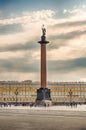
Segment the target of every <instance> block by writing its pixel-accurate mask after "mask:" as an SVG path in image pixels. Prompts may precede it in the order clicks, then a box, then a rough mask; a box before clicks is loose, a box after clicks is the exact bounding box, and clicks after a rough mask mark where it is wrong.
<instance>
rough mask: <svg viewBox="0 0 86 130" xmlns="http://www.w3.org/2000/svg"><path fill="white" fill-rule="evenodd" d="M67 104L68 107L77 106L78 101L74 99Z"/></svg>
mask: <svg viewBox="0 0 86 130" xmlns="http://www.w3.org/2000/svg"><path fill="white" fill-rule="evenodd" d="M66 106H67V107H69V106H71V108H72V107H77V102H74V101H73V102H66Z"/></svg>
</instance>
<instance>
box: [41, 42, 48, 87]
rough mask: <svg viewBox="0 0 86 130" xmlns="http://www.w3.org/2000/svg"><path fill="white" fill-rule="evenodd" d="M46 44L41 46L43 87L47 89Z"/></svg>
mask: <svg viewBox="0 0 86 130" xmlns="http://www.w3.org/2000/svg"><path fill="white" fill-rule="evenodd" d="M46 77H47V76H46V44H41V87H42V88H46Z"/></svg>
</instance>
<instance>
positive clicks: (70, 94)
mask: <svg viewBox="0 0 86 130" xmlns="http://www.w3.org/2000/svg"><path fill="white" fill-rule="evenodd" d="M72 94H73V92H72V90H71V89H70V91H69V96H70V104H71V102H72Z"/></svg>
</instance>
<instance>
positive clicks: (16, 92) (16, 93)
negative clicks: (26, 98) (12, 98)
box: [15, 89, 18, 106]
mask: <svg viewBox="0 0 86 130" xmlns="http://www.w3.org/2000/svg"><path fill="white" fill-rule="evenodd" d="M15 95H16V106H17V95H18V91H17V89H16V90H15Z"/></svg>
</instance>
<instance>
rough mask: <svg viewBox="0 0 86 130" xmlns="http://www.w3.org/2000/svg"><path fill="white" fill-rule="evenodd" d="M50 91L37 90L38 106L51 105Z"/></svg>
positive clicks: (46, 89)
mask: <svg viewBox="0 0 86 130" xmlns="http://www.w3.org/2000/svg"><path fill="white" fill-rule="evenodd" d="M50 93H51V92H50V89H48V88H39V89H37V99H36V101H37V104H38V105H40V104H41V105H44V104H45V105H46V106H48V105H49V106H50V105H51V97H50Z"/></svg>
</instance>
